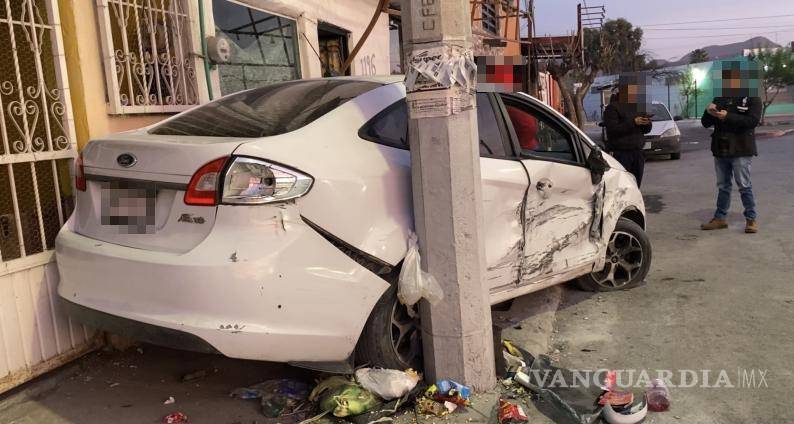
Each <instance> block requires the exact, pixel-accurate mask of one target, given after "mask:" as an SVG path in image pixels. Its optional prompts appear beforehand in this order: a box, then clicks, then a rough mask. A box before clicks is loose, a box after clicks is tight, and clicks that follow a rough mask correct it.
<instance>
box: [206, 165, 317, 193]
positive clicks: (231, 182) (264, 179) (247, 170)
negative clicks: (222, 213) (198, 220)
mask: <svg viewBox="0 0 794 424" xmlns="http://www.w3.org/2000/svg"><path fill="white" fill-rule="evenodd" d="M312 183H314V179H313V178H312V177H310V176H308V175H306V174H304V173H302V172H300V171H297V170H295V169H292V168H288V167H286V166H282V165H277V164H274V163H270V162H267V161H264V160H261V159H254V158H247V157H235V158H234V159H233V160H232V163H231V165H229V169H228V170H227V171H226V174H225V176H224V179H223V192H222V193H221V201H222V202H223V203H226V204H235V205H240V204H243V205H261V204H264V203H274V202H282V201H284V200H289V199H295V198H297V197H301V196H303V195H304V194H306V193H308V192H309V189H310V188H311V187H312Z"/></svg>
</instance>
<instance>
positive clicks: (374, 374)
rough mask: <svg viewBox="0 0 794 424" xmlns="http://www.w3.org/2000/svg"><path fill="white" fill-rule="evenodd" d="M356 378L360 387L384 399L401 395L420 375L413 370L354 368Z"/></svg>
mask: <svg viewBox="0 0 794 424" xmlns="http://www.w3.org/2000/svg"><path fill="white" fill-rule="evenodd" d="M356 380H357V381H358V384H360V385H361V387H363V388H365V389H367V390H369V391H370V392H372V393H375V394H376V395H378V396H380V397H381V398H383V399H385V400H392V399H397V398H399V397H403V396H404V395H405V394H406V393H408V392H410V391H411V390H413V388H414V387H416V384H417V383H419V380H420V377H419V374H417V373H416V372H415V371H413V370H408V371H400V370H386V369H378V368H360V369H358V370H356Z"/></svg>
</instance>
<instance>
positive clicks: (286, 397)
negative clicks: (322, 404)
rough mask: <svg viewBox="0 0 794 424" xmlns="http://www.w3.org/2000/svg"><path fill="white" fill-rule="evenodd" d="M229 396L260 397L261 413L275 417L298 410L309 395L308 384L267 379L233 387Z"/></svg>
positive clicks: (288, 380)
mask: <svg viewBox="0 0 794 424" xmlns="http://www.w3.org/2000/svg"><path fill="white" fill-rule="evenodd" d="M229 396H232V397H236V398H240V399H261V404H262V414H263V415H265V416H266V417H269V418H276V417H279V416H282V415H288V414H293V413H295V412H298V410H300V408H301V407H302V406H303V405H305V404H306V400H307V399H308V397H309V385H308V384H306V383H304V382H301V381H296V380H290V379H277V380H267V381H264V382H262V383H259V384H256V385H253V386H251V387H240V388H238V389H235V390H234V391H232V392H231V393H230V394H229Z"/></svg>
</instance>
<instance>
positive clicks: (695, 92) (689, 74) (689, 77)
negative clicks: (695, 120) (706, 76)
mask: <svg viewBox="0 0 794 424" xmlns="http://www.w3.org/2000/svg"><path fill="white" fill-rule="evenodd" d="M676 79H677V80H678V86H679V88H678V92H679V93H680V94H681V95H682V96H684V99H685V101H684V103H683V104H682V105H681V110H682V111H684V110H685V111H686V115H687V118H691V117H692V116H693V115H692V114H691V113H690V110H689V99H690V98H691V97H693V96H695V97H697V96H699V95H701V94H703V90H701V89H700V88H699V87H698V86H697V80H696V78H695V72H694V69H692V68H691V67H689V66H687V67H686V69H685V70H684V72H681V73H680V74H679V76H678V77H677V78H676ZM698 113H699V112H698V111H697V110H696V111H695V115H694V116H695V117H697V114H698Z"/></svg>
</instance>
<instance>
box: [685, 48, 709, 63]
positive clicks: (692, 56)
mask: <svg viewBox="0 0 794 424" xmlns="http://www.w3.org/2000/svg"><path fill="white" fill-rule="evenodd" d="M708 61H709V53H708V52H707V51H705V50H703V49H695V50H692V51H691V52H689V64H690V65H691V64H693V63H701V62H708Z"/></svg>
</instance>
